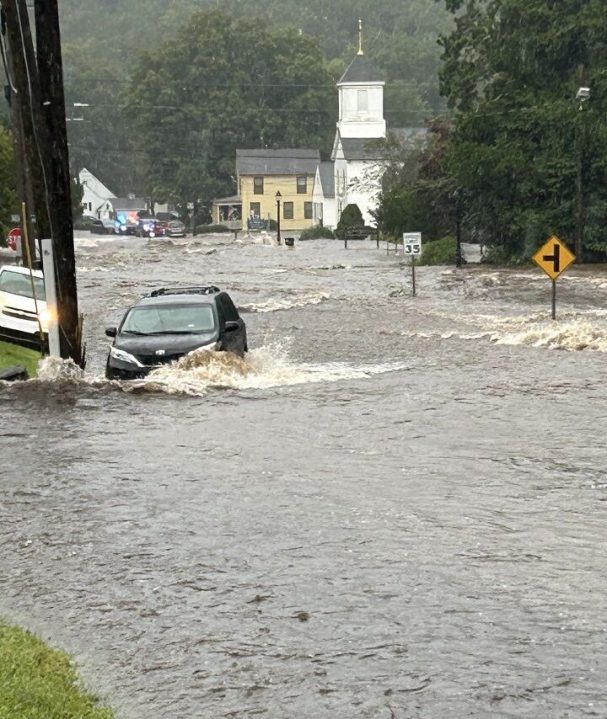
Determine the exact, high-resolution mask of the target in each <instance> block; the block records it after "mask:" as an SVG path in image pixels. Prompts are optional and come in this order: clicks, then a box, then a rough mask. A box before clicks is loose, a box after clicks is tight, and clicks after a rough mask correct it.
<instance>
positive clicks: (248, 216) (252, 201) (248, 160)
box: [236, 149, 320, 232]
mask: <svg viewBox="0 0 607 719" xmlns="http://www.w3.org/2000/svg"><path fill="white" fill-rule="evenodd" d="M319 163H320V153H319V151H318V150H297V149H293V150H236V173H237V176H238V189H239V195H240V197H241V199H242V228H243V230H246V229H247V227H249V226H251V221H252V226H253V227H255V226H256V225H257V226H259V224H260V222H259V221H260V220H274V221H276V216H277V211H278V206H280V229H281V232H289V231H298V230H305V229H306V228H307V227H312V225H313V224H314V219H313V218H314V206H313V193H314V177H315V176H316V168H317V167H318V165H319ZM277 192H280V196H279V197H277V196H276V193H277Z"/></svg>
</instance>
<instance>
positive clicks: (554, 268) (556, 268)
mask: <svg viewBox="0 0 607 719" xmlns="http://www.w3.org/2000/svg"><path fill="white" fill-rule="evenodd" d="M533 261H534V262H535V263H536V264H537V265H539V266H540V267H541V268H542V269H543V270H544V272H545V273H546V274H547V275H548V277H550V279H552V280H556V278H557V277H559V275H561V274H562V273H563V272H564V271H565V270H566V269H567V268H568V267H569V265H571V264H572V263H573V262H575V255H574V254H573V253H572V252H571V250H570V249H569V248H568V247H567V245H566V244H565V243H563V242H561V241H560V240H559V238H558V237H556V236H555V235H553V236H552V237H551V238H550V239H549V240H548V242H546V244H545V245H543V247H540V249H539V250H538V251H537V252H536V253H535V255H533Z"/></svg>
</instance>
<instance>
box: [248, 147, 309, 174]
mask: <svg viewBox="0 0 607 719" xmlns="http://www.w3.org/2000/svg"><path fill="white" fill-rule="evenodd" d="M319 162H320V152H319V151H318V150H305V149H284V150H236V172H237V173H238V174H239V175H314V174H315V173H316V168H317V167H318V164H319Z"/></svg>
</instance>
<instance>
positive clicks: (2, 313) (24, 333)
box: [0, 265, 49, 346]
mask: <svg viewBox="0 0 607 719" xmlns="http://www.w3.org/2000/svg"><path fill="white" fill-rule="evenodd" d="M34 296H35V299H34ZM38 319H39V320H40V323H38ZM48 322H49V311H48V308H47V305H46V293H45V289H44V276H43V274H42V271H41V270H32V271H31V276H30V271H29V269H27V268H26V267H14V266H12V265H6V266H4V267H0V336H3V337H6V338H9V339H10V338H18V339H22V340H27V341H30V340H31V342H32V344H33V345H34V346H37V345H38V344H39V340H40V329H42V333H43V335H45V336H46V335H47V333H48Z"/></svg>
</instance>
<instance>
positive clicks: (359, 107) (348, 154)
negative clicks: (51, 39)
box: [313, 22, 425, 229]
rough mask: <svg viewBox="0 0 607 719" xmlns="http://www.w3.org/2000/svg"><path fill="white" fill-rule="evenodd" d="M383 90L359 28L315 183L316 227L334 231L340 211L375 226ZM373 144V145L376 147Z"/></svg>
mask: <svg viewBox="0 0 607 719" xmlns="http://www.w3.org/2000/svg"><path fill="white" fill-rule="evenodd" d="M384 85H385V82H384V81H383V80H382V79H381V77H380V74H379V72H378V71H377V70H376V69H375V68H374V67H373V65H372V63H371V62H369V60H368V59H367V58H366V56H365V54H364V52H363V48H362V28H361V24H360V22H359V44H358V53H357V55H356V56H355V57H354V60H352V62H351V63H350V65H349V66H348V67H347V69H346V71H345V72H344V74H343V75H342V76H341V78H340V79H339V81H338V82H337V88H338V94H339V120H338V122H337V130H336V133H335V142H334V143H333V151H332V153H331V162H330V163H329V162H322V163H321V164H320V165H319V167H318V170H317V172H316V181H315V183H314V197H313V211H314V223H315V224H323V225H325V226H326V227H329V228H331V229H333V228H335V227H336V225H337V223H338V221H339V218H340V216H341V213H342V211H343V210H344V208H345V207H346V206H347V205H349V204H356V205H358V207H359V209H360V211H361V212H362V215H363V218H364V221H365V224H367V225H374V224H375V221H374V219H373V215H372V214H371V212H372V211H373V210H374V209H376V208H377V206H378V203H379V193H380V191H381V178H382V175H383V169H384V167H385V161H384V160H383V158H382V156H381V154H382V153H381V151H380V150H379V148H378V147H377V146H376V147H374V142H373V141H374V140H376V141H377V140H382V139H385V137H386V121H385V119H384ZM390 132H392V133H394V134H397V135H399V136H403V137H407V138H408V139H410V140H415V139H417V138H420V137H423V135H424V134H425V128H407V129H406V130H403V129H394V130H390ZM375 144H376V143H375Z"/></svg>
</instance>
